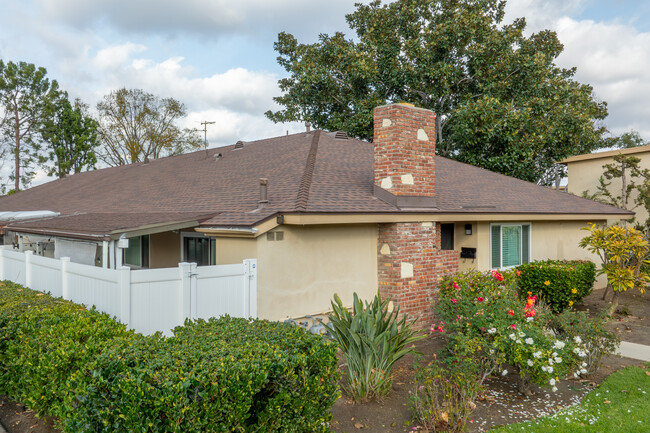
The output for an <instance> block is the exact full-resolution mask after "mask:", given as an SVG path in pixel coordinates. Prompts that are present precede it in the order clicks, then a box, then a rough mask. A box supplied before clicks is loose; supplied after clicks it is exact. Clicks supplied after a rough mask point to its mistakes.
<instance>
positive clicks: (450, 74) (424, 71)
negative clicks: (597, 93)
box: [266, 0, 607, 181]
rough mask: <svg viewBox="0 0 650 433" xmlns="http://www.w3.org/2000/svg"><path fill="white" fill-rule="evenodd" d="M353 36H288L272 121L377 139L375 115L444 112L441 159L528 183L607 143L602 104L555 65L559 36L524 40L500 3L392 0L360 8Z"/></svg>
mask: <svg viewBox="0 0 650 433" xmlns="http://www.w3.org/2000/svg"><path fill="white" fill-rule="evenodd" d="M356 7H357V9H356V11H355V12H353V13H352V14H349V15H347V17H346V18H347V22H348V25H349V26H350V28H351V29H352V30H353V31H354V32H355V37H354V38H346V36H345V35H344V34H343V33H340V32H339V33H335V34H334V35H332V36H330V35H321V36H320V38H319V41H318V42H316V43H313V44H301V43H298V41H297V40H296V38H295V37H293V36H292V35H291V34H288V33H280V34H279V36H278V41H277V42H276V43H275V49H276V51H277V52H278V53H279V57H278V61H279V63H280V65H281V66H283V67H284V68H285V69H286V71H287V72H288V73H289V76H288V77H287V78H283V79H281V80H280V81H279V86H280V89H281V90H282V92H283V94H282V95H281V96H278V97H276V98H274V99H275V101H276V102H278V103H279V104H280V105H281V106H282V107H283V108H282V109H280V110H278V111H275V112H271V111H269V112H267V113H266V114H267V116H268V117H269V118H270V119H272V120H274V121H276V122H283V121H296V120H306V121H310V122H312V123H313V124H314V125H316V126H317V127H319V128H323V129H329V130H338V129H342V130H345V131H346V132H348V134H350V135H353V136H356V137H359V138H363V139H367V140H371V139H372V110H373V108H374V107H376V106H377V105H381V104H384V103H390V102H400V101H405V102H411V103H414V104H416V105H418V106H421V107H426V108H430V109H432V110H434V111H435V112H436V113H437V114H438V120H439V122H438V128H437V129H438V131H437V152H438V153H439V154H441V155H443V156H447V157H451V158H454V159H457V160H459V161H463V162H467V163H470V164H474V165H478V166H481V167H484V168H487V169H490V170H493V171H497V172H500V173H504V174H507V175H511V176H515V177H518V178H521V179H526V180H529V181H538V180H540V179H542V177H543V174H544V173H545V172H546V171H547V169H548V168H549V167H551V165H552V164H553V162H554V161H558V160H561V159H563V158H565V157H568V156H571V155H574V154H580V153H587V152H591V151H592V150H594V149H595V148H597V147H599V145H600V143H601V136H602V134H603V132H604V127H602V126H600V125H599V121H600V120H601V119H603V118H604V117H605V116H606V114H607V111H606V105H605V103H603V102H599V101H596V100H595V99H594V98H593V96H592V88H591V87H590V86H588V85H584V84H580V83H578V82H576V81H575V80H573V78H572V77H573V74H574V72H575V70H574V69H563V68H559V67H558V66H556V65H555V63H554V60H555V59H556V58H557V57H558V55H559V54H560V53H561V52H562V49H563V47H562V45H561V44H560V42H559V41H558V38H557V35H556V34H555V33H554V32H551V31H542V32H539V33H535V34H532V35H531V36H528V37H526V36H524V34H523V31H524V29H525V26H526V24H525V20H524V19H523V18H520V19H517V20H515V21H514V22H512V23H504V22H503V15H504V7H505V1H502V0H396V1H394V2H391V3H388V4H382V3H381V1H380V0H376V1H374V2H372V3H370V4H369V5H361V4H357V6H356Z"/></svg>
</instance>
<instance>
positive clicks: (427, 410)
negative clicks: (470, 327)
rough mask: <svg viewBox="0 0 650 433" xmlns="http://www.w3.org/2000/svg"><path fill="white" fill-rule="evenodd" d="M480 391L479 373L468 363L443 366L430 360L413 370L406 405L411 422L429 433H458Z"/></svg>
mask: <svg viewBox="0 0 650 433" xmlns="http://www.w3.org/2000/svg"><path fill="white" fill-rule="evenodd" d="M482 389H483V387H482V385H481V375H480V372H479V371H478V369H477V368H476V365H475V364H474V363H473V362H471V360H466V361H465V362H452V363H448V364H447V365H443V364H442V363H441V362H440V361H438V360H437V359H434V360H433V362H431V363H430V364H429V365H427V366H426V367H423V368H416V373H415V389H414V390H413V394H412V395H411V398H410V401H409V403H410V407H411V410H412V411H413V415H414V418H415V420H416V421H417V422H418V424H420V425H421V426H422V427H424V428H426V429H428V430H429V431H430V432H436V431H446V432H462V431H465V426H466V424H467V420H468V419H469V416H470V415H471V413H472V411H473V410H474V409H476V404H475V403H474V400H475V399H476V396H477V395H478V394H479V392H481V391H482Z"/></svg>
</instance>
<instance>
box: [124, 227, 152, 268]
mask: <svg viewBox="0 0 650 433" xmlns="http://www.w3.org/2000/svg"><path fill="white" fill-rule="evenodd" d="M122 257H123V260H122V261H123V262H124V264H126V265H131V266H137V267H140V268H148V267H149V235H144V236H137V237H134V238H129V247H128V248H125V249H124V250H123V256H122Z"/></svg>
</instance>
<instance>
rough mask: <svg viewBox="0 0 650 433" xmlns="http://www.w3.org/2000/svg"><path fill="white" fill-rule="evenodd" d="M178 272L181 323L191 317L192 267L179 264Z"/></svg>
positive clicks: (188, 264) (186, 264)
mask: <svg viewBox="0 0 650 433" xmlns="http://www.w3.org/2000/svg"><path fill="white" fill-rule="evenodd" d="M178 271H179V272H180V277H181V303H180V305H181V314H180V316H181V321H180V322H181V323H179V325H183V324H185V320H186V319H189V318H190V317H191V316H192V281H191V280H192V277H191V276H190V275H191V274H192V266H191V264H190V263H186V262H181V263H179V264H178Z"/></svg>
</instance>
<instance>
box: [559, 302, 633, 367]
mask: <svg viewBox="0 0 650 433" xmlns="http://www.w3.org/2000/svg"><path fill="white" fill-rule="evenodd" d="M606 324H607V317H606V316H604V315H602V316H600V317H589V316H587V315H586V314H585V313H583V312H581V311H580V312H578V311H565V312H563V313H561V314H558V315H556V316H554V317H553V318H552V320H551V322H550V324H549V326H550V327H551V328H552V329H553V330H554V331H555V333H556V335H558V336H559V337H558V338H563V339H565V340H575V339H576V338H577V339H578V341H580V344H581V347H582V348H583V350H584V353H585V356H584V357H583V359H582V360H581V361H580V365H579V366H578V369H577V371H576V373H578V375H582V376H585V375H589V374H591V373H594V372H595V371H596V370H598V369H599V368H600V366H601V364H602V360H603V357H605V356H607V355H610V354H612V353H614V352H615V351H616V348H617V347H618V345H619V344H620V342H621V340H620V338H619V337H618V336H617V335H616V334H615V333H613V332H610V331H608V330H607V328H606V326H605V325H606Z"/></svg>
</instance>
